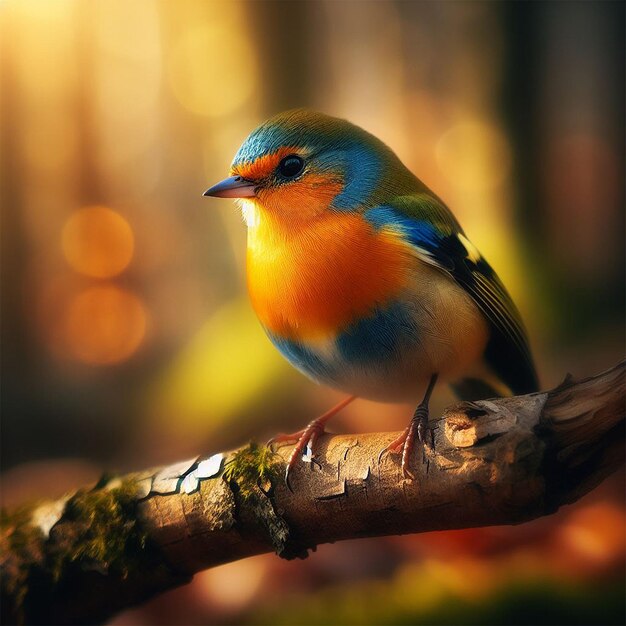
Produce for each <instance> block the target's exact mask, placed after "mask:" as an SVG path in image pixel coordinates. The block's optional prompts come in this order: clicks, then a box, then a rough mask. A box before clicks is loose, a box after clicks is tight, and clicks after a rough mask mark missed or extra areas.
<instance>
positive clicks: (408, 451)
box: [378, 374, 437, 478]
mask: <svg viewBox="0 0 626 626" xmlns="http://www.w3.org/2000/svg"><path fill="white" fill-rule="evenodd" d="M436 381H437V375H436V374H435V375H433V376H432V378H431V380H430V384H429V386H428V389H427V391H426V395H425V396H424V399H423V400H422V401H421V402H420V404H419V405H418V407H417V408H416V409H415V412H414V413H413V417H412V418H411V421H410V422H409V425H408V426H407V427H406V428H405V429H404V432H403V433H402V434H401V435H400V436H399V437H398V438H397V439H394V440H393V441H392V442H391V443H390V444H389V445H388V446H387V447H386V448H384V449H383V450H382V451H381V453H380V454H379V455H378V462H379V463H380V460H381V459H382V457H383V455H384V454H385V453H386V452H391V453H400V452H401V453H402V465H401V467H402V475H403V476H404V477H405V478H415V476H413V475H412V474H411V472H410V471H409V465H410V462H411V456H412V454H413V451H414V450H415V441H416V440H417V441H419V442H420V444H421V446H422V460H423V462H424V463H427V462H428V459H427V458H426V450H427V449H429V450H434V448H435V437H434V432H433V430H432V429H431V428H430V427H429V425H428V417H429V413H428V402H429V400H430V395H431V393H432V390H433V388H434V386H435V382H436Z"/></svg>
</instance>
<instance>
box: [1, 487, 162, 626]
mask: <svg viewBox="0 0 626 626" xmlns="http://www.w3.org/2000/svg"><path fill="white" fill-rule="evenodd" d="M37 506H38V505H32V504H31V505H29V506H27V507H23V508H21V509H18V510H16V511H13V512H12V513H6V512H3V513H2V515H1V516H0V549H1V552H2V555H3V557H2V560H1V566H2V577H1V590H2V618H3V619H2V622H3V623H24V622H33V621H34V622H37V623H46V621H48V620H49V615H48V614H47V611H48V610H50V607H52V606H55V605H58V603H59V602H62V603H65V602H68V601H70V600H69V599H71V598H72V597H74V596H75V595H76V593H77V589H78V588H79V586H80V584H83V582H82V581H84V580H85V579H84V573H85V572H90V571H93V572H98V573H99V574H101V575H103V576H106V577H107V578H108V579H111V580H114V579H125V578H127V577H128V576H130V575H135V576H136V577H139V576H141V575H142V574H141V572H142V571H143V572H144V573H145V569H146V568H150V571H151V573H152V574H154V572H155V571H156V570H157V568H159V567H165V565H164V562H163V560H162V557H161V555H160V553H159V551H158V549H157V548H156V547H155V546H153V545H152V544H150V543H149V542H148V538H147V534H146V533H145V531H144V530H143V529H142V528H141V526H140V523H139V522H138V521H137V517H136V515H137V491H136V483H135V481H134V480H133V479H132V478H130V479H125V480H122V481H119V480H118V481H115V482H111V481H110V480H109V479H106V480H104V479H103V480H102V481H100V482H99V483H98V485H97V486H96V487H94V488H93V489H91V490H80V491H78V492H76V493H75V494H74V495H73V496H72V497H70V498H69V499H68V500H67V502H66V503H65V506H64V509H63V514H62V515H61V516H60V519H59V520H58V521H57V523H56V524H55V525H54V526H53V527H52V529H51V530H50V535H49V536H48V537H46V536H44V534H43V532H42V531H41V529H40V528H39V527H38V526H35V525H33V522H32V517H33V512H34V511H35V509H36V508H37Z"/></svg>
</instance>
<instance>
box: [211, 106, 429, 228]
mask: <svg viewBox="0 0 626 626" xmlns="http://www.w3.org/2000/svg"><path fill="white" fill-rule="evenodd" d="M230 174H231V176H230V177H229V178H226V179H225V180H223V181H221V182H220V183H218V184H217V185H214V186H213V187H211V188H210V189H208V190H207V191H205V193H204V195H205V196H216V197H221V198H238V199H239V202H240V203H241V205H242V209H243V213H244V217H245V219H246V222H247V223H248V226H254V225H255V224H256V223H258V221H259V220H260V219H262V218H263V217H264V216H267V217H271V218H273V221H274V222H277V223H279V224H281V225H284V226H295V227H297V226H298V225H302V224H303V223H306V222H307V221H310V220H315V219H318V218H319V217H320V216H323V215H325V214H327V213H328V212H329V211H330V212H333V211H360V210H362V209H363V208H367V207H368V206H373V205H375V204H380V203H381V202H384V200H385V196H386V194H388V193H393V194H394V195H396V194H402V193H410V192H411V191H414V190H415V189H416V188H417V187H418V185H419V182H418V181H417V179H416V178H415V177H414V176H413V175H412V174H411V173H410V172H409V171H408V170H407V169H406V168H405V167H404V165H402V163H401V162H400V160H399V159H398V158H397V157H396V156H395V154H394V153H393V152H392V151H391V150H390V149H389V148H388V147H387V146H386V145H385V144H383V143H382V142H381V141H380V140H378V139H377V138H376V137H374V136H373V135H370V134H369V133H367V132H366V131H364V130H363V129H361V128H359V127H357V126H354V125H353V124H350V123H349V122H347V121H345V120H342V119H338V118H335V117H330V116H328V115H324V114H322V113H316V112H313V111H308V110H303V109H296V110H293V111H287V112H285V113H281V114H279V115H276V116H275V117H272V118H271V119H269V120H268V121H266V122H264V123H263V124H261V126H259V127H258V128H257V129H256V130H254V131H253V132H252V133H251V134H250V135H249V136H248V138H247V139H246V140H245V141H244V142H243V144H242V146H241V147H240V148H239V151H238V152H237V154H236V155H235V158H234V160H233V162H232V165H231V169H230Z"/></svg>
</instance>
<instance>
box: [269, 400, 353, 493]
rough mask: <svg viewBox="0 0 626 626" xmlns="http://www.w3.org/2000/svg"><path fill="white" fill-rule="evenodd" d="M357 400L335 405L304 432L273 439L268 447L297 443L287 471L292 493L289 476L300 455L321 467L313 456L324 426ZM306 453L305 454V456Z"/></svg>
mask: <svg viewBox="0 0 626 626" xmlns="http://www.w3.org/2000/svg"><path fill="white" fill-rule="evenodd" d="M354 399H355V396H350V397H348V398H346V399H345V400H342V401H341V402H340V403H339V404H337V405H335V406H334V407H333V408H332V409H330V410H329V411H326V413H324V415H320V416H319V417H318V418H316V419H314V420H312V421H310V422H309V424H308V425H307V427H306V428H305V429H303V430H299V431H298V432H296V433H292V434H290V435H287V434H280V435H276V436H275V437H272V438H271V439H270V440H269V441H268V442H267V445H268V446H271V445H273V444H275V443H285V444H288V443H295V444H296V445H295V447H294V449H293V450H292V452H291V455H290V457H289V460H288V461H287V467H286V469H285V484H286V485H287V487H288V488H289V490H290V491H293V489H292V488H291V484H290V482H289V474H290V473H291V471H292V470H293V468H294V467H295V465H296V463H297V462H298V457H299V456H300V455H302V456H303V460H305V461H308V462H309V463H315V464H316V465H318V466H319V463H318V462H317V461H316V460H315V457H314V455H313V448H314V446H315V442H316V441H317V439H318V437H319V436H320V435H323V434H324V425H325V424H326V422H327V421H328V420H329V419H330V418H331V417H333V415H335V414H337V413H338V412H339V411H341V409H343V408H344V407H345V406H347V405H348V404H350V402H352V401H353V400H354ZM303 453H304V454H303Z"/></svg>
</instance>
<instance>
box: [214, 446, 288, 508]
mask: <svg viewBox="0 0 626 626" xmlns="http://www.w3.org/2000/svg"><path fill="white" fill-rule="evenodd" d="M282 466H283V465H282V460H281V458H280V457H279V456H278V455H277V454H276V453H275V452H273V451H272V450H271V449H270V448H269V447H268V446H261V445H259V444H258V443H256V442H254V441H252V442H250V443H249V444H248V445H247V446H246V447H245V448H241V449H240V450H237V452H235V453H234V454H233V455H232V457H231V458H230V459H229V460H228V461H227V463H226V467H225V469H224V478H225V479H226V480H227V481H229V482H231V483H232V482H234V483H236V484H237V487H238V491H239V495H240V496H241V498H243V499H244V500H248V499H250V498H252V497H255V496H256V494H257V491H258V488H261V489H262V490H263V491H264V492H266V493H267V492H269V491H270V489H271V486H272V484H274V483H275V482H276V480H278V479H279V477H280V473H281V468H282Z"/></svg>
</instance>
